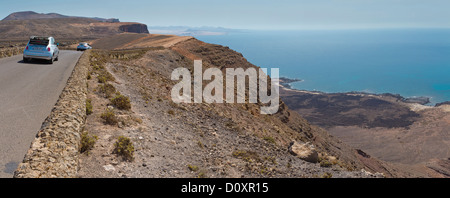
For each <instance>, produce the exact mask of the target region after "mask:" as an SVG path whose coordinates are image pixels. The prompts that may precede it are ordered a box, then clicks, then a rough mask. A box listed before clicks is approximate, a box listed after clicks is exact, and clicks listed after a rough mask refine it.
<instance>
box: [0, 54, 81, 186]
mask: <svg viewBox="0 0 450 198" xmlns="http://www.w3.org/2000/svg"><path fill="white" fill-rule="evenodd" d="M81 54H82V53H81V52H76V51H61V52H60V55H59V61H56V62H54V63H53V64H52V65H50V64H47V63H45V62H32V63H23V62H22V55H18V56H13V57H9V58H3V59H0V177H12V176H13V173H14V171H15V169H16V168H17V165H18V164H19V163H20V162H22V160H23V157H24V156H25V153H26V152H27V150H28V148H29V147H30V145H31V142H32V141H33V139H34V137H35V136H36V134H37V132H38V131H39V129H40V128H41V124H42V122H43V121H44V120H45V118H47V116H48V115H49V114H50V112H51V110H52V108H53V106H54V105H55V103H56V102H57V100H58V97H59V95H60V94H61V92H62V90H63V89H64V87H65V86H66V83H67V80H68V79H69V77H70V75H71V73H72V71H73V68H74V66H75V65H76V63H77V61H78V59H79V58H80V56H81Z"/></svg>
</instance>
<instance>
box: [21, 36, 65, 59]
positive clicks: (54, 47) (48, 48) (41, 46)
mask: <svg viewBox="0 0 450 198" xmlns="http://www.w3.org/2000/svg"><path fill="white" fill-rule="evenodd" d="M58 57H59V49H58V44H57V43H56V42H55V39H54V38H53V37H42V36H32V37H30V41H28V44H27V47H26V48H25V50H24V51H23V62H25V63H27V62H30V61H31V60H32V59H42V60H47V61H48V62H49V63H50V64H53V61H57V60H58Z"/></svg>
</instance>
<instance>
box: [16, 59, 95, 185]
mask: <svg viewBox="0 0 450 198" xmlns="http://www.w3.org/2000/svg"><path fill="white" fill-rule="evenodd" d="M89 56H90V51H86V52H84V53H83V54H82V55H81V56H80V58H79V59H78V62H77V64H76V65H75V68H74V70H73V71H72V74H71V76H70V77H69V79H68V81H67V84H66V87H65V88H64V89H63V91H62V93H61V95H60V96H59V99H58V101H57V103H56V104H55V106H54V107H53V109H52V112H51V113H50V115H49V116H48V117H47V118H46V119H45V121H44V123H43V124H42V126H41V129H40V130H39V132H38V133H37V135H36V138H35V139H34V140H33V142H32V143H31V146H30V148H29V149H28V151H27V153H26V155H25V157H24V159H23V161H22V163H20V164H19V165H18V168H17V170H16V171H15V172H14V178H61V177H66V178H73V177H76V175H77V172H78V169H79V168H78V166H79V163H78V159H79V145H80V140H81V132H82V130H83V129H84V127H85V122H86V98H87V74H88V68H89V67H88V66H89Z"/></svg>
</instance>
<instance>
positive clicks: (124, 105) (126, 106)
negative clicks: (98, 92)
mask: <svg viewBox="0 0 450 198" xmlns="http://www.w3.org/2000/svg"><path fill="white" fill-rule="evenodd" d="M111 103H112V105H114V106H115V107H117V108H118V109H120V110H130V109H131V103H130V98H128V97H126V96H124V95H120V94H119V95H116V96H115V97H114V98H113V99H111Z"/></svg>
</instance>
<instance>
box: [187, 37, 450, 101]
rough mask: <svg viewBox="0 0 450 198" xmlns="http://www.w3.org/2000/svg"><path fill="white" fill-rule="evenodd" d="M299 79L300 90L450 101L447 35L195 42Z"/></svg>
mask: <svg viewBox="0 0 450 198" xmlns="http://www.w3.org/2000/svg"><path fill="white" fill-rule="evenodd" d="M196 38H197V39H199V40H202V41H205V42H208V43H215V44H220V45H224V46H229V47H230V48H231V49H233V50H235V51H238V52H241V53H242V54H243V55H244V57H246V58H247V60H249V61H250V62H251V63H253V64H255V65H257V66H260V67H263V68H274V67H275V68H280V76H282V77H288V78H298V79H302V80H303V81H302V82H296V83H293V84H292V87H293V88H295V89H300V90H309V91H322V92H328V93H334V92H350V91H362V92H368V93H395V94H400V95H402V96H404V97H419V96H426V97H430V98H431V102H432V104H435V103H439V102H444V101H450V29H389V30H302V31H300V30H298V31H242V32H237V33H229V34H226V35H211V36H196Z"/></svg>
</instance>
